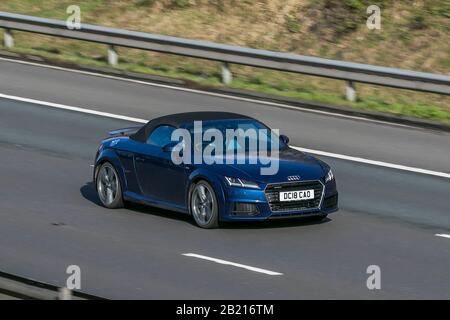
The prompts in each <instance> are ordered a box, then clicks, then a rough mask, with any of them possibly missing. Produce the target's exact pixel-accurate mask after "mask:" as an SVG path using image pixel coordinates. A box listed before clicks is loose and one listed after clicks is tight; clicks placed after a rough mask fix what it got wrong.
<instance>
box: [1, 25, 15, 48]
mask: <svg viewBox="0 0 450 320" xmlns="http://www.w3.org/2000/svg"><path fill="white" fill-rule="evenodd" d="M3 44H4V46H5V47H6V48H8V49H11V48H12V47H14V38H13V35H12V32H11V30H9V29H6V30H5V33H4V34H3Z"/></svg>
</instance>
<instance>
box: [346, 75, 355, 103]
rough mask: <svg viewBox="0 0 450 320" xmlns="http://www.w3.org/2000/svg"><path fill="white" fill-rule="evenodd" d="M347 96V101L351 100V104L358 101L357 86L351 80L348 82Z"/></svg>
mask: <svg viewBox="0 0 450 320" xmlns="http://www.w3.org/2000/svg"><path fill="white" fill-rule="evenodd" d="M345 95H346V97H347V100H349V101H351V102H355V101H356V89H355V84H354V83H353V81H351V80H349V81H347V88H346V93H345Z"/></svg>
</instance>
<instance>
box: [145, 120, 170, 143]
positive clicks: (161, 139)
mask: <svg viewBox="0 0 450 320" xmlns="http://www.w3.org/2000/svg"><path fill="white" fill-rule="evenodd" d="M174 130H175V128H174V127H172V126H166V125H162V126H159V127H157V128H156V129H154V130H153V132H152V133H151V134H150V136H149V137H148V139H147V143H148V144H151V145H154V146H158V147H164V146H165V145H167V144H168V143H170V142H171V136H172V132H173V131H174Z"/></svg>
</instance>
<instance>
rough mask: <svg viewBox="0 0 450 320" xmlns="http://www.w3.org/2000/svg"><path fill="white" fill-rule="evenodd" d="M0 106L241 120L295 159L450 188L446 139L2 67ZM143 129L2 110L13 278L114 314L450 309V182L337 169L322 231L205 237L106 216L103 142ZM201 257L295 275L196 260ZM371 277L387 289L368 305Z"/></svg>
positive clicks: (271, 226)
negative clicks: (286, 144) (202, 302)
mask: <svg viewBox="0 0 450 320" xmlns="http://www.w3.org/2000/svg"><path fill="white" fill-rule="evenodd" d="M0 94H5V95H14V96H19V97H25V98H31V99H37V100H43V101H48V102H53V103H60V104H66V105H70V106H77V107H82V108H89V109H94V110H98V111H104V112H110V113H114V114H119V115H126V116H131V117H138V118H143V119H150V118H152V117H155V116H159V115H163V114H169V113H174V112H183V111H193V110H228V111H234V112H240V113H244V114H248V115H251V116H254V117H256V118H258V119H260V120H262V121H263V122H265V123H267V124H268V125H269V126H271V127H274V128H279V129H281V132H282V133H284V134H287V135H288V136H290V137H291V144H292V145H295V146H299V147H305V148H310V149H316V150H323V151H327V152H332V153H338V154H344V155H351V156H355V157H363V158H367V159H371V160H378V161H385V162H389V163H395V164H401V165H406V166H413V167H417V168H422V169H428V170H435V171H440V172H445V173H449V172H450V139H449V138H450V136H449V135H448V134H444V133H438V132H432V131H426V130H419V129H414V128H405V127H400V126H395V125H388V124H380V123H373V122H368V121H359V120H353V119H346V118H341V117H333V116H325V115H320V114H316V113H309V112H300V111H293V110H286V109H281V108H275V107H271V106H266V105H262V104H258V103H252V102H246V101H239V100H233V99H227V98H223V97H215V96H210V95H203V94H198V93H193V92H186V91H180V90H174V89H170V88H163V87H158V86H149V85H143V84H138V83H133V82H125V81H120V80H114V79H105V78H101V77H96V76H88V75H82V74H77V73H72V72H67V71H63V70H51V69H48V68H42V67H38V66H31V65H23V64H18V63H12V62H7V61H0ZM133 124H134V123H131V122H128V121H123V120H119V119H111V118H107V117H102V116H96V115H91V114H83V113H79V112H73V111H67V110H59V109H55V108H50V107H48V106H43V105H38V104H35V103H27V102H23V101H17V100H11V99H4V98H0V154H1V160H0V178H1V182H2V183H1V186H0V221H1V224H0V269H1V270H2V271H5V272H9V273H14V274H17V275H20V276H26V277H30V278H33V279H36V280H39V281H43V282H49V283H51V284H55V285H59V286H63V285H64V284H65V279H66V278H67V274H66V273H65V271H66V268H67V266H68V265H78V266H80V267H81V270H82V291H85V292H87V293H90V294H94V295H98V296H104V297H107V298H126V299H127V298H138V299H147V298H150V299H171V298H180V299H262V298H264V299H279V298H283V299H316V298H325V299H332V298H338V299H340V298H356V299H358V298H361V299H366V298H370V299H372V298H373V299H381V298H413V299H420V298H426V299H428V298H447V299H448V298H450V239H448V238H444V237H437V236H435V234H450V180H449V179H448V178H442V177H435V176H431V175H426V174H421V173H416V172H409V171H400V170H396V169H391V168H385V167H380V166H374V165H370V164H364V163H359V162H351V161H346V160H340V159H336V158H333V157H322V159H323V160H325V161H327V162H328V163H329V164H330V165H332V167H333V168H334V172H335V176H336V177H337V179H338V187H339V191H340V208H341V210H340V211H339V212H338V213H336V214H333V215H330V218H329V219H328V220H326V221H324V222H322V223H315V224H311V223H304V222H301V221H282V222H270V223H257V224H242V223H240V224H227V225H225V226H224V228H221V229H216V230H203V229H199V228H197V227H196V226H194V224H193V222H192V220H191V219H190V217H188V216H184V215H182V214H178V213H174V212H170V211H163V210H159V209H154V208H146V207H141V206H133V207H132V208H131V209H123V210H107V209H104V208H102V207H101V206H100V205H99V201H98V199H97V197H96V194H95V190H94V188H93V186H92V184H91V180H92V179H91V176H92V168H91V167H90V165H91V164H92V162H93V156H94V153H95V151H96V148H97V146H98V142H99V141H100V140H101V139H102V138H104V137H105V136H106V133H107V132H108V131H109V130H111V129H115V128H120V127H125V126H129V125H133ZM184 253H194V254H199V255H204V256H208V257H212V258H217V259H223V260H226V261H231V262H235V263H239V264H243V265H246V266H251V267H256V268H263V269H267V270H271V271H275V272H279V273H282V275H269V274H265V273H259V272H254V271H252V270H248V269H243V268H240V267H236V266H231V265H223V264H218V263H215V262H212V261H207V260H202V259H197V258H194V257H188V256H184V255H183V254H184ZM369 265H377V266H379V267H380V269H381V289H380V290H368V288H367V286H366V280H367V278H368V277H369V275H368V274H367V273H366V270H367V267H368V266H369Z"/></svg>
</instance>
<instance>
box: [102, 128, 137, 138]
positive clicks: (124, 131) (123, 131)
mask: <svg viewBox="0 0 450 320" xmlns="http://www.w3.org/2000/svg"><path fill="white" fill-rule="evenodd" d="M140 128H142V126H137V127H129V128H122V129H116V130H112V131H110V132H108V134H109V135H110V136H111V137H114V136H130V135H132V134H134V133H136V132H137V131H138V130H139V129H140Z"/></svg>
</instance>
